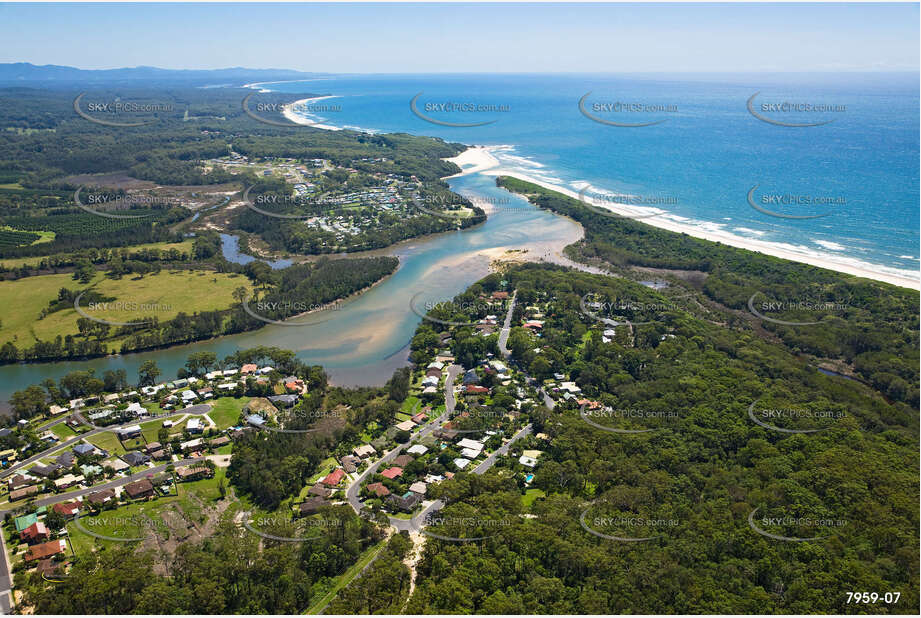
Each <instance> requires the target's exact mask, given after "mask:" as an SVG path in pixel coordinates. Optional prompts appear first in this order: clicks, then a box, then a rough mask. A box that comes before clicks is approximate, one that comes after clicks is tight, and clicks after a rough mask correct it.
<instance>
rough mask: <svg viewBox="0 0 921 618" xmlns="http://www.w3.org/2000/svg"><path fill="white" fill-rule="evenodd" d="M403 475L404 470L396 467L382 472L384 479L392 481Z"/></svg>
mask: <svg viewBox="0 0 921 618" xmlns="http://www.w3.org/2000/svg"><path fill="white" fill-rule="evenodd" d="M401 474H403V468H397V467H396V466H394V467H393V468H387V469H386V470H384V471H383V472H381V476H383V477H384V478H387V479H390V480H391V481H392V480H393V479H395V478H397V477H398V476H400V475H401Z"/></svg>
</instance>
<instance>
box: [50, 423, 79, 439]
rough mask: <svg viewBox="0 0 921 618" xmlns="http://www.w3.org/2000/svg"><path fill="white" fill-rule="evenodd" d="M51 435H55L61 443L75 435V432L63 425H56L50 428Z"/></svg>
mask: <svg viewBox="0 0 921 618" xmlns="http://www.w3.org/2000/svg"><path fill="white" fill-rule="evenodd" d="M51 433H53V434H54V435H56V436H57V437H58V438H60V439H61V441H62V442H63V441H64V440H69V439H70V438H73V437H74V436H75V435H77V432H76V431H74V430H73V429H71V428H70V427H68V426H67V425H65V424H64V423H58V424H57V425H55V426H54V427H52V428H51Z"/></svg>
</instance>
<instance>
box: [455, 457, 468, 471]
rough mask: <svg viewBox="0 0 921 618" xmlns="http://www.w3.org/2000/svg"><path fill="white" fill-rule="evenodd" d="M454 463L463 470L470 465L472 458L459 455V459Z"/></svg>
mask: <svg viewBox="0 0 921 618" xmlns="http://www.w3.org/2000/svg"><path fill="white" fill-rule="evenodd" d="M454 465H455V466H457V468H458V469H459V470H463V469H464V468H466V467H467V466H469V465H470V460H469V459H464V458H463V457H458V458H457V459H455V460H454Z"/></svg>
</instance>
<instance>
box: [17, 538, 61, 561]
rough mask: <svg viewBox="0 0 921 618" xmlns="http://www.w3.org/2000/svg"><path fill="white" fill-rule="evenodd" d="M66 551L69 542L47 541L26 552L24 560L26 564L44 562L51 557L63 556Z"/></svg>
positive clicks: (59, 540)
mask: <svg viewBox="0 0 921 618" xmlns="http://www.w3.org/2000/svg"><path fill="white" fill-rule="evenodd" d="M65 551H67V541H65V540H64V539H55V540H54V541H47V542H45V543H41V544H40V545H33V546H32V547H30V548H29V551H27V552H26V555H25V557H24V559H25V561H26V562H32V561H33V560H43V559H45V558H50V557H51V556H56V555H58V554H63V553H64V552H65Z"/></svg>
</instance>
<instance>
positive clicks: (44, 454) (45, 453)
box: [0, 403, 211, 479]
mask: <svg viewBox="0 0 921 618" xmlns="http://www.w3.org/2000/svg"><path fill="white" fill-rule="evenodd" d="M200 408H204V412H202V411H200ZM210 410H211V406H209V405H207V404H204V403H199V404H196V405H194V406H189V407H188V408H183V409H182V410H176V411H175V412H170V413H169V414H158V415H156V416H150V417H147V418H144V419H136V420H131V421H128V422H126V423H122V424H121V425H111V426H109V427H98V426H94V425H93V424H92V423H90V422H89V421H87V420H86V419H85V418H83V415H82V414H81V413H80V412H74V413H73V415H74V416H76V417H77V420H79V421H80V422H82V423H83V424H85V425H89V426H90V427H95V428H94V429H91V430H90V431H87V432H84V433H81V434H80V435H78V436H74V437H73V438H70V439H68V440H65V441H64V442H60V443H58V444H55V445H54V446H52V447H50V448H47V449H45V450H44V451H42V452H41V453H38V454H36V455H32V456H31V457H29V458H28V459H24V460H22V461H20V462H17V463H15V464H13V465H12V466H10V467H9V468H6V469H5V470H3V471H2V472H0V479H4V478H6V477H8V476H9V475H11V474H13V473H14V472H16V471H17V470H21V469H22V468H24V467H26V466H28V465H29V464H33V463H35V462H36V461H38V460H40V459H42V458H44V457H47V456H48V455H49V453H53V452H55V451H59V450H61V449H63V448H65V447H68V446H70V445H72V444H77V443H78V442H82V441H83V440H84V439H85V438H88V437H90V436H94V435H96V434H98V433H102V432H103V431H115V430H117V429H121V428H122V427H129V426H131V425H138V424H140V423H149V422H150V421H155V420H157V419H160V418H169V417H170V416H177V415H179V414H193V415H200V414H204V413H205V412H209V411H210ZM65 418H66V417H64V418H61V419H58V420H57V421H55V422H54V423H52V424H53V425H57V424H58V423H60V422H62V421H63V420H65ZM50 426H51V425H46V426H45V428H47V427H50Z"/></svg>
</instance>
